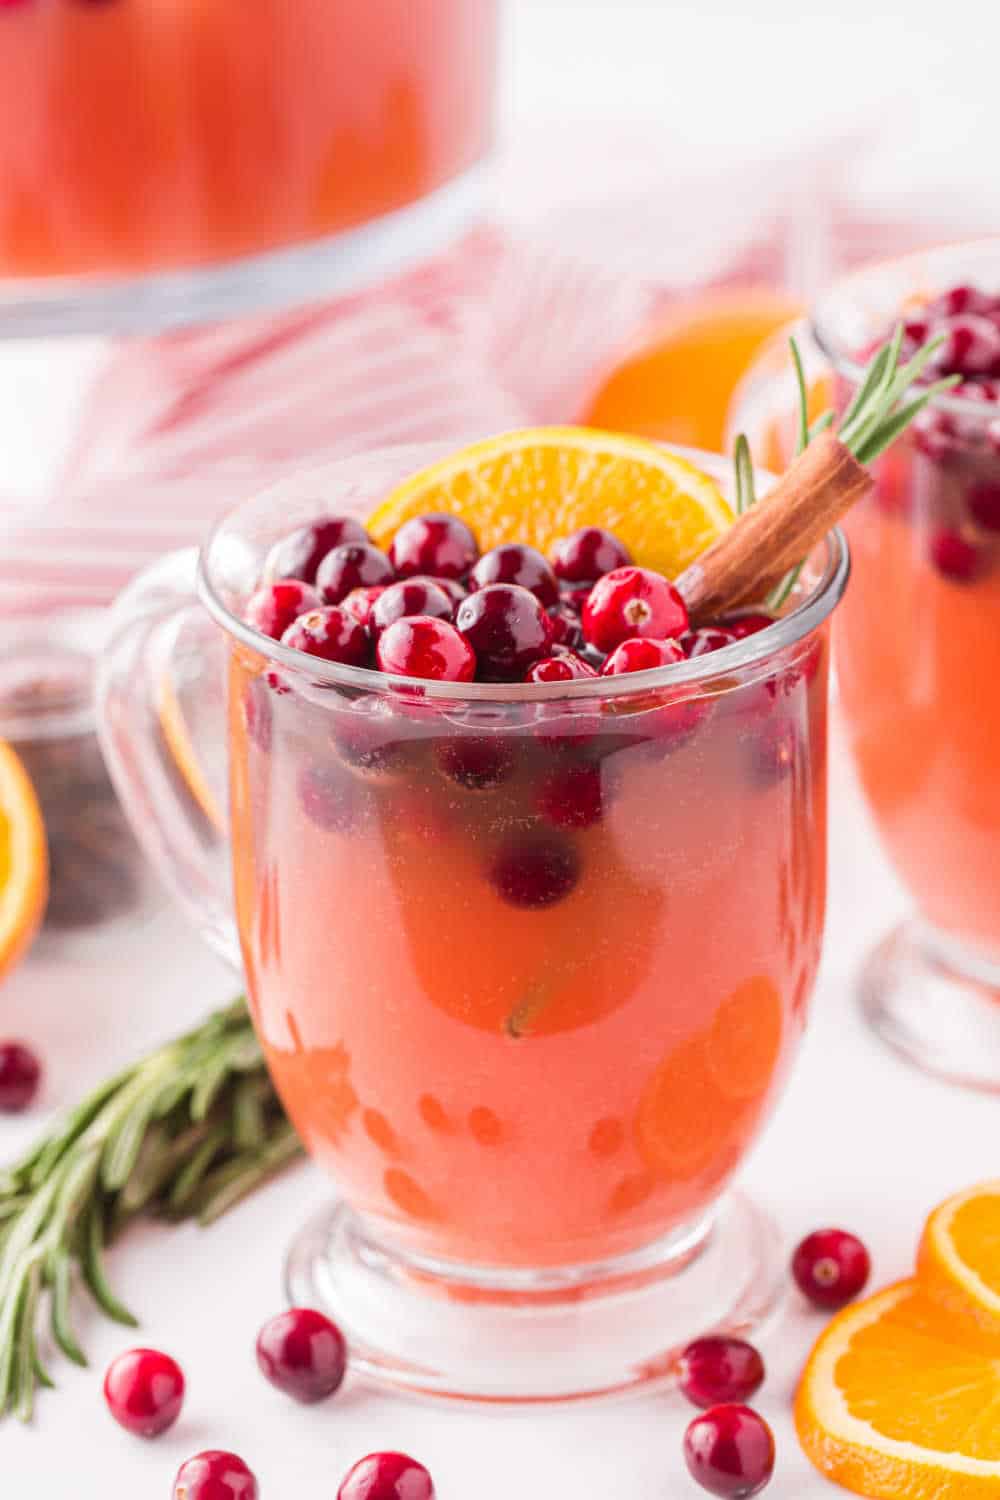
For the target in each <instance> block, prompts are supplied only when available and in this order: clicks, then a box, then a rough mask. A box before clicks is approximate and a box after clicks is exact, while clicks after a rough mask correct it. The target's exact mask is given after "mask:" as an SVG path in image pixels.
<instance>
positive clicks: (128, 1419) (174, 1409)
mask: <svg viewBox="0 0 1000 1500" xmlns="http://www.w3.org/2000/svg"><path fill="white" fill-rule="evenodd" d="M104 1399H105V1401H106V1402H107V1404H108V1410H109V1411H110V1413H111V1415H112V1416H113V1417H114V1419H115V1421H116V1422H117V1423H118V1425H119V1427H124V1428H125V1430H126V1432H134V1433H135V1435H136V1437H143V1438H154V1437H159V1435H160V1433H161V1432H166V1430H167V1428H168V1427H172V1426H173V1424H174V1423H175V1422H176V1421H177V1418H178V1417H179V1416H180V1410H181V1407H182V1405H183V1404H184V1375H183V1373H182V1371H181V1367H180V1365H179V1364H178V1363H177V1361H176V1360H175V1359H171V1358H170V1355H169V1354H161V1353H160V1351H159V1350H158V1349H129V1351H128V1352H127V1353H126V1354H119V1356H118V1358H117V1359H114V1360H112V1361H111V1364H110V1365H109V1366H108V1372H107V1374H106V1375H105V1377H104Z"/></svg>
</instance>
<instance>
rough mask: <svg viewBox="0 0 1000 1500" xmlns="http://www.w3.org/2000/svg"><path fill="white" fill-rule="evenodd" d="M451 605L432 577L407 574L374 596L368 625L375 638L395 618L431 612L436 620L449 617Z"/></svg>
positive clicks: (448, 618) (393, 621) (450, 615)
mask: <svg viewBox="0 0 1000 1500" xmlns="http://www.w3.org/2000/svg"><path fill="white" fill-rule="evenodd" d="M454 612H455V611H454V607H453V605H452V602H451V600H450V599H449V597H448V595H447V594H446V593H445V591H444V589H443V588H441V587H439V585H438V584H436V583H434V582H433V580H432V579H427V580H426V582H425V581H424V580H423V579H416V578H412V579H410V578H408V579H406V580H405V581H404V582H402V583H392V584H390V585H389V587H388V588H387V589H385V590H384V592H383V593H382V594H380V595H379V597H378V599H376V601H375V604H374V605H373V607H372V612H371V621H370V626H369V628H370V629H371V633H372V635H373V636H374V637H375V638H376V640H377V639H378V637H379V636H380V635H381V634H382V632H383V630H386V629H387V628H388V627H389V626H390V625H392V624H394V623H395V621H396V620H403V619H405V618H406V617H407V616H408V615H431V616H433V618H434V619H435V620H448V621H450V620H451V618H452V615H453V614H454Z"/></svg>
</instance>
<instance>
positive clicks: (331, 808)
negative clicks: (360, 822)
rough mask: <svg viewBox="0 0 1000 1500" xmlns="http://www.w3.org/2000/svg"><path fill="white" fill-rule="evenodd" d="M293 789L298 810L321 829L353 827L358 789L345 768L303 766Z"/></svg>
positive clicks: (343, 829) (345, 831)
mask: <svg viewBox="0 0 1000 1500" xmlns="http://www.w3.org/2000/svg"><path fill="white" fill-rule="evenodd" d="M297 789H298V796H299V805H300V807H301V808H302V811H303V812H304V813H305V815H306V817H307V818H308V819H309V821H310V823H313V824H315V826H316V827H317V828H321V829H322V830H323V832H324V833H347V832H348V831H349V830H350V829H351V828H353V826H354V824H355V823H356V821H357V818H358V811H359V809H358V805H357V796H358V793H357V791H356V789H355V786H354V785H352V783H351V780H350V777H349V775H348V773H347V772H346V771H343V770H341V769H339V768H337V767H336V766H320V765H306V766H303V767H302V769H301V771H300V772H299V776H298V782H297Z"/></svg>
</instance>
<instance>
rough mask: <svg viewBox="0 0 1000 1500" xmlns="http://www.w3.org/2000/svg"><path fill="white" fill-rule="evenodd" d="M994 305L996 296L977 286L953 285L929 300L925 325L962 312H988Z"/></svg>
mask: <svg viewBox="0 0 1000 1500" xmlns="http://www.w3.org/2000/svg"><path fill="white" fill-rule="evenodd" d="M994 306H995V298H993V297H990V296H989V295H988V294H987V293H986V292H981V291H980V290H979V288H978V287H976V286H969V285H967V284H963V285H960V286H952V287H949V288H948V290H947V291H945V292H941V293H939V295H938V296H936V297H934V298H933V299H932V300H931V301H930V302H928V304H927V306H926V307H925V309H924V314H925V326H930V325H932V324H934V323H936V322H937V321H939V320H940V319H941V318H955V317H958V316H960V315H961V314H962V313H980V314H986V313H989V312H991V311H992V310H993V308H994Z"/></svg>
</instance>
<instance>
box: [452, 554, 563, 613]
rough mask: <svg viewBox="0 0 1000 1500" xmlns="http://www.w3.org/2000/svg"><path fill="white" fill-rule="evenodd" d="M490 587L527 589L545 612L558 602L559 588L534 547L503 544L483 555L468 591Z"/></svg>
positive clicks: (472, 574)
mask: <svg viewBox="0 0 1000 1500" xmlns="http://www.w3.org/2000/svg"><path fill="white" fill-rule="evenodd" d="M491 583H517V584H520V586H521V588H523V589H528V590H529V591H530V592H531V593H532V594H534V596H535V598H536V599H539V600H541V602H542V604H544V605H545V608H546V609H551V607H552V606H553V605H554V604H556V603H557V602H558V599H559V584H558V583H557V582H556V575H555V574H554V573H553V571H552V569H551V568H550V567H549V565H548V563H547V562H546V560H545V558H544V557H543V556H542V554H541V553H540V552H539V551H538V550H537V549H536V548H535V547H527V546H525V545H524V544H523V543H522V542H503V543H502V544H501V545H500V546H499V547H493V548H491V549H490V551H489V552H484V553H483V555H482V557H481V558H480V559H479V561H478V562H477V563H476V566H475V567H474V568H473V570H472V573H471V575H470V578H469V587H470V588H472V589H484V588H487V587H488V586H489V584H491Z"/></svg>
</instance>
